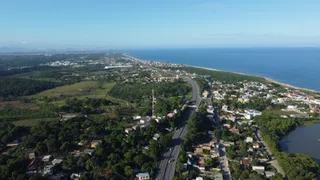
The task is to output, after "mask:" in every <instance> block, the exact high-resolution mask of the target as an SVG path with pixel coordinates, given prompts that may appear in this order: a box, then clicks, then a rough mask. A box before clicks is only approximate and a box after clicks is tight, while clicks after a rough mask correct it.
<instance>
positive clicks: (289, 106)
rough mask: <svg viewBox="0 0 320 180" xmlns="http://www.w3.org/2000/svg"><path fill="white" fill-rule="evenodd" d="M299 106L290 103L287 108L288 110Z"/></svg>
mask: <svg viewBox="0 0 320 180" xmlns="http://www.w3.org/2000/svg"><path fill="white" fill-rule="evenodd" d="M297 108H298V106H293V105H288V106H287V109H288V110H297Z"/></svg>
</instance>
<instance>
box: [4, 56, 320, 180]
mask: <svg viewBox="0 0 320 180" xmlns="http://www.w3.org/2000/svg"><path fill="white" fill-rule="evenodd" d="M77 58H79V59H77ZM77 58H75V57H70V58H69V59H64V60H59V61H57V60H56V59H53V60H52V61H51V62H47V63H41V64H39V67H40V68H41V67H49V68H53V72H54V70H55V68H63V70H64V71H65V72H64V74H63V75H62V76H61V77H60V76H59V77H58V78H56V75H54V76H53V75H52V76H50V77H41V78H42V79H43V78H47V80H50V79H53V77H54V78H56V80H59V81H62V82H63V81H68V83H66V84H64V85H63V86H61V85H57V86H55V88H48V90H46V91H44V92H38V93H37V94H36V95H33V94H30V95H29V94H27V93H25V94H26V96H25V97H23V98H20V99H15V103H16V104H19V105H20V106H22V105H24V106H26V104H28V105H29V106H30V107H32V108H34V109H28V111H27V112H28V113H29V114H30V112H31V114H32V113H35V111H37V110H39V109H44V108H47V109H46V111H45V112H44V113H43V114H47V115H48V112H50V113H51V111H53V110H52V109H54V111H53V112H52V113H51V115H50V116H44V115H43V114H40V115H38V114H36V115H37V116H36V118H37V119H39V118H40V119H50V120H47V121H39V122H41V123H38V124H36V125H32V126H30V125H29V124H27V125H26V124H24V125H19V123H14V124H15V125H13V124H11V123H9V124H5V125H2V126H1V127H3V128H2V129H4V130H3V131H4V132H1V133H2V135H4V134H9V135H7V137H6V138H2V139H1V140H2V142H1V143H2V145H1V154H2V156H1V159H0V160H1V173H0V177H1V178H2V179H6V178H7V177H9V176H10V177H11V176H12V179H18V178H20V179H53V180H55V179H57V180H58V179H73V180H76V179H93V178H94V179H139V180H146V179H159V180H160V179H195V180H203V179H214V180H229V179H254V180H258V179H282V178H284V177H286V176H288V177H289V179H290V177H291V175H290V174H287V172H288V171H287V170H286V169H285V168H283V163H282V162H284V160H279V158H278V157H280V155H278V153H279V152H278V151H280V150H279V149H278V148H277V147H276V146H278V145H276V146H275V147H273V145H272V144H270V141H271V140H272V138H273V137H271V138H270V137H268V136H266V134H268V133H266V132H269V131H271V130H274V129H271V128H270V129H271V130H270V129H268V128H269V127H267V126H266V125H264V122H267V121H265V119H264V118H266V119H267V118H269V119H270V121H272V118H273V119H276V120H277V122H278V121H279V124H277V125H278V126H284V125H283V124H281V123H283V122H290V123H291V122H292V124H290V128H294V127H296V126H298V125H303V124H304V123H306V124H307V123H316V122H320V119H319V117H320V94H319V93H317V92H313V91H307V90H303V89H297V88H292V87H286V86H283V85H280V84H277V83H274V82H270V81H267V80H266V79H264V78H260V77H251V76H246V75H240V74H235V73H226V72H222V71H214V70H208V69H201V68H196V67H191V66H185V65H181V64H173V63H167V62H166V63H162V62H153V61H143V60H139V59H136V58H134V57H131V56H127V55H124V54H106V55H105V54H104V55H103V56H101V55H96V56H94V58H93V56H92V55H81V56H79V57H77ZM72 59H77V60H72ZM37 67H38V66H37ZM84 67H88V68H92V69H94V70H95V71H88V70H87V69H85V68H84ZM66 68H71V69H70V70H69V71H71V72H72V73H70V72H69V71H67V70H66ZM21 70H24V68H21ZM211 73H216V74H211ZM47 74H48V73H47V72H46V73H45V74H44V75H47ZM27 75H28V74H27ZM67 75H68V76H67ZM34 77H35V74H32V76H30V78H29V79H32V78H34ZM39 79H40V78H39ZM39 79H38V80H39ZM70 80H74V81H75V82H73V81H72V82H71V81H70ZM70 84H71V85H70ZM74 84H76V86H74ZM72 85H73V86H72ZM59 86H61V87H59ZM63 87H64V88H63ZM59 88H60V89H59ZM72 88H73V89H72ZM108 88H109V89H108ZM107 89H108V90H107ZM198 96H199V97H200V98H198ZM4 99H5V97H4ZM10 106H13V103H12V101H9V100H5V102H3V103H2V106H0V107H1V108H0V110H2V109H5V110H6V113H8V112H10V111H13V110H12V109H10ZM14 112H16V111H14ZM23 112H24V110H21V112H19V113H21V114H22V113H23ZM3 114H4V115H3ZM3 114H1V115H3V116H4V117H6V118H8V117H13V116H14V115H11V114H10V116H9V115H6V114H5V112H4V113H3ZM5 115H6V116H5ZM14 118H15V119H13V120H12V122H18V120H21V121H20V122H25V121H24V119H19V118H18V117H16V116H14ZM30 118H32V117H31V116H30ZM51 119H52V120H51ZM28 122H29V121H28ZM265 124H267V125H268V123H265ZM270 124H271V123H270ZM286 125H287V124H286ZM270 126H271V125H270ZM288 126H289V125H288ZM200 127H203V128H200ZM284 128H286V131H285V133H288V132H289V129H290V128H287V127H284ZM275 131H277V130H275ZM279 131H280V130H279ZM281 131H282V130H281ZM285 133H283V134H280V133H279V135H277V137H276V139H277V140H278V139H280V138H281V137H282V136H283V135H284V134H285ZM10 134H11V135H10ZM277 143H278V142H277ZM14 159H15V160H14ZM4 162H8V164H10V166H8V167H7V166H6V165H5V163H4ZM15 168H16V169H20V170H19V171H18V170H14V169H15ZM6 171H8V172H11V173H12V175H11V174H10V175H9V174H7V173H6ZM167 177H168V178H167Z"/></svg>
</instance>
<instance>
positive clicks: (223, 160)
mask: <svg viewBox="0 0 320 180" xmlns="http://www.w3.org/2000/svg"><path fill="white" fill-rule="evenodd" d="M219 149H220V167H221V170H222V171H223V179H225V180H231V179H232V178H231V173H230V169H229V163H228V158H227V156H226V148H225V147H223V145H222V144H220V148H219Z"/></svg>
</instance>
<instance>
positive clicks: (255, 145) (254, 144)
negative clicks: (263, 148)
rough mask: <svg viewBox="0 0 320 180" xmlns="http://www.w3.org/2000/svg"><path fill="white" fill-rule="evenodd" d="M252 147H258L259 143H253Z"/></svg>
mask: <svg viewBox="0 0 320 180" xmlns="http://www.w3.org/2000/svg"><path fill="white" fill-rule="evenodd" d="M252 147H253V148H254V149H259V148H260V144H259V143H253V145H252Z"/></svg>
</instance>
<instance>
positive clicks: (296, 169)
mask: <svg viewBox="0 0 320 180" xmlns="http://www.w3.org/2000/svg"><path fill="white" fill-rule="evenodd" d="M255 121H256V123H257V124H258V126H259V127H260V133H261V136H262V138H263V139H264V141H265V142H266V143H267V144H268V146H269V148H270V150H271V151H272V153H273V154H274V156H275V157H276V158H277V159H278V161H279V163H280V165H281V167H282V168H283V170H284V172H285V174H286V176H287V177H288V179H289V180H296V179H301V180H303V179H315V178H316V177H317V175H318V174H319V172H320V166H319V164H318V163H316V162H315V161H314V160H313V159H312V158H311V157H309V156H306V155H303V154H293V153H286V152H280V150H279V142H280V140H281V138H282V137H283V136H285V135H286V134H288V133H289V132H291V131H292V130H294V129H295V128H296V127H297V126H299V125H302V124H303V123H304V122H305V121H308V120H304V119H296V118H288V119H286V120H283V119H281V118H279V116H273V115H270V114H268V115H266V114H263V115H262V116H260V117H257V118H256V119H255Z"/></svg>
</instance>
